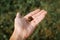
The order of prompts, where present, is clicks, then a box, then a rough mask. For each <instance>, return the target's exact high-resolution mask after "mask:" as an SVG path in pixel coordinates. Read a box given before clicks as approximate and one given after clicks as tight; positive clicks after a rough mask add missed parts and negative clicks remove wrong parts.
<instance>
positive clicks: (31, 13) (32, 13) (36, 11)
mask: <svg viewBox="0 0 60 40" xmlns="http://www.w3.org/2000/svg"><path fill="white" fill-rule="evenodd" d="M39 11H40V9H36V10H35V11H33V12H30V13H29V14H27V15H26V16H24V18H26V19H28V17H30V16H32V15H34V14H36V13H38V12H39Z"/></svg>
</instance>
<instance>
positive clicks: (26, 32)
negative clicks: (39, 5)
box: [10, 9, 47, 40]
mask: <svg viewBox="0 0 60 40" xmlns="http://www.w3.org/2000/svg"><path fill="white" fill-rule="evenodd" d="M46 14H47V12H46V11H45V10H40V9H36V10H34V11H32V12H30V13H29V14H27V15H26V16H24V17H21V15H20V14H19V12H17V14H16V18H15V21H14V32H13V34H12V36H11V37H10V40H25V39H26V38H28V37H29V36H30V35H31V34H32V33H33V31H34V29H36V25H38V24H39V23H40V22H41V21H42V20H43V19H44V17H45V15H46Z"/></svg>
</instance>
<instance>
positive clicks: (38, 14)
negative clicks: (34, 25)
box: [32, 10, 45, 19]
mask: <svg viewBox="0 0 60 40" xmlns="http://www.w3.org/2000/svg"><path fill="white" fill-rule="evenodd" d="M44 11H45V10H41V11H40V12H38V13H37V14H35V15H33V16H32V18H33V19H35V18H36V17H38V16H40V15H41V13H43V12H44Z"/></svg>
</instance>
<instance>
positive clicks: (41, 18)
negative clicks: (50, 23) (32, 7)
mask: <svg viewBox="0 0 60 40" xmlns="http://www.w3.org/2000/svg"><path fill="white" fill-rule="evenodd" d="M46 14H47V12H46V11H44V12H43V13H41V14H40V15H39V16H38V17H37V18H35V19H34V20H33V21H31V25H32V26H33V27H35V26H36V25H37V24H38V23H39V22H41V21H42V20H43V19H44V17H45V15H46Z"/></svg>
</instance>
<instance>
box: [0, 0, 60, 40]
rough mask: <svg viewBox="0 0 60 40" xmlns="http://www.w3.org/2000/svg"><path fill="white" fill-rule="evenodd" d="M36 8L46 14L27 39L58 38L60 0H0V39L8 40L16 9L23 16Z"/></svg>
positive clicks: (51, 39) (52, 39)
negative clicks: (43, 10) (44, 11)
mask: <svg viewBox="0 0 60 40" xmlns="http://www.w3.org/2000/svg"><path fill="white" fill-rule="evenodd" d="M37 8H40V9H45V10H46V11H47V13H48V14H47V15H46V17H45V19H44V20H42V21H41V23H39V26H38V27H37V29H36V30H35V31H34V33H33V34H32V35H31V36H30V37H29V38H28V39H27V40H60V0H0V40H9V38H10V36H11V34H12V32H13V30H14V18H15V15H16V12H17V11H19V12H20V13H21V15H22V16H24V15H26V14H28V13H29V12H31V11H33V10H35V9H37Z"/></svg>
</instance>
